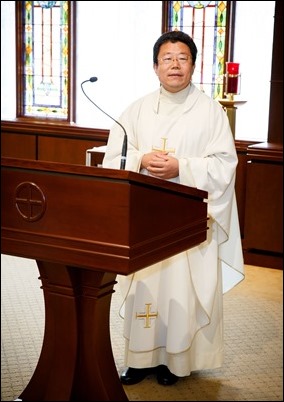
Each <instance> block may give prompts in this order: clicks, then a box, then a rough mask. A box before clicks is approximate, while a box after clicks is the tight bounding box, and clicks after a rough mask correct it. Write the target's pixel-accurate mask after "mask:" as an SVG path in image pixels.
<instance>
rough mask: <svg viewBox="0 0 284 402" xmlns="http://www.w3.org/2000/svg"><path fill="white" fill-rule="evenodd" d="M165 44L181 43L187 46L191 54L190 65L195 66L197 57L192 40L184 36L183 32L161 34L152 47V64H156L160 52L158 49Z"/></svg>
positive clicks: (186, 35)
mask: <svg viewBox="0 0 284 402" xmlns="http://www.w3.org/2000/svg"><path fill="white" fill-rule="evenodd" d="M167 42H172V43H176V42H182V43H184V44H185V45H187V46H188V48H189V50H190V53H191V58H192V64H193V65H194V64H195V60H196V56H197V47H196V45H195V43H194V41H193V39H192V38H191V37H190V36H189V35H188V34H186V33H185V32H182V31H169V32H165V33H163V34H162V35H161V36H160V37H159V39H158V40H157V41H156V43H155V45H154V47H153V62H154V64H158V54H159V51H160V47H161V46H162V45H163V44H164V43H167Z"/></svg>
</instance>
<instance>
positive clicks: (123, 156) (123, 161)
mask: <svg viewBox="0 0 284 402" xmlns="http://www.w3.org/2000/svg"><path fill="white" fill-rule="evenodd" d="M97 80H98V78H97V77H91V78H89V79H88V80H85V81H83V82H82V83H81V89H82V92H83V94H84V95H85V96H86V98H87V99H89V101H90V102H91V103H92V104H93V105H94V106H96V108H98V109H99V110H100V111H101V112H102V113H104V114H105V115H106V116H108V117H109V118H110V119H112V120H113V121H114V122H115V123H116V124H118V125H119V126H120V127H121V128H122V130H123V132H124V137H123V144H122V152H121V161H120V169H121V170H124V169H125V164H126V154H127V134H126V130H125V128H124V127H123V125H122V124H121V123H119V121H117V120H115V119H114V118H113V117H112V116H110V115H109V114H108V113H106V112H105V111H104V110H103V109H101V108H100V107H99V106H98V105H97V104H96V103H95V102H94V101H93V100H92V99H91V98H90V97H89V96H88V95H87V94H86V92H85V91H84V88H83V84H85V83H86V82H96V81H97Z"/></svg>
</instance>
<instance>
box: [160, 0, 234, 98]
mask: <svg viewBox="0 0 284 402" xmlns="http://www.w3.org/2000/svg"><path fill="white" fill-rule="evenodd" d="M168 3H169V10H168V22H167V29H168V30H179V31H183V32H186V33H187V34H189V35H190V36H191V37H192V38H193V40H194V42H195V44H196V46H197V49H198V55H197V59H196V67H195V71H194V75H193V81H194V83H195V84H196V85H197V86H198V87H199V89H201V90H202V91H204V92H205V93H206V94H207V95H209V96H210V97H211V98H214V99H219V98H222V97H223V74H224V65H225V48H226V21H227V3H228V2H227V1H169V2H168Z"/></svg>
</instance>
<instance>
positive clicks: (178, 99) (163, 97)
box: [160, 83, 190, 103]
mask: <svg viewBox="0 0 284 402" xmlns="http://www.w3.org/2000/svg"><path fill="white" fill-rule="evenodd" d="M189 91H190V83H189V84H188V86H187V87H186V88H184V89H182V90H181V91H179V92H175V93H173V92H169V91H167V90H166V89H165V88H164V87H163V86H161V88H160V102H165V103H184V102H185V100H186V98H187V97H188V94H189Z"/></svg>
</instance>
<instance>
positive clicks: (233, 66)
mask: <svg viewBox="0 0 284 402" xmlns="http://www.w3.org/2000/svg"><path fill="white" fill-rule="evenodd" d="M226 65H227V73H228V74H239V67H240V63H232V62H230V61H228V62H227V63H226Z"/></svg>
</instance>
